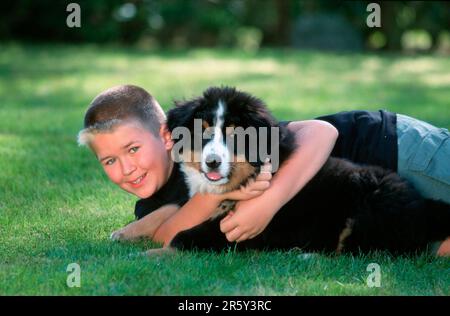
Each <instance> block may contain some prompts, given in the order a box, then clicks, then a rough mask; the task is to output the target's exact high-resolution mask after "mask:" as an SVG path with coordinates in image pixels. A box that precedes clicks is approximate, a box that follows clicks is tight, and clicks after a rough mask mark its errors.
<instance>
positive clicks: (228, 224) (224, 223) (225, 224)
mask: <svg viewBox="0 0 450 316" xmlns="http://www.w3.org/2000/svg"><path fill="white" fill-rule="evenodd" d="M227 217H228V215H227ZM227 217H225V218H224V219H222V220H221V221H220V231H221V232H222V233H225V234H226V233H228V232H230V231H231V230H233V229H234V228H236V227H237V224H236V223H235V222H234V220H233V219H231V218H228V219H227V220H225V219H226V218H227Z"/></svg>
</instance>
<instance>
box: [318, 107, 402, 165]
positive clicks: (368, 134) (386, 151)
mask: <svg viewBox="0 0 450 316" xmlns="http://www.w3.org/2000/svg"><path fill="white" fill-rule="evenodd" d="M317 119H318V120H323V121H327V122H329V123H330V124H332V125H334V127H336V129H337V130H338V131H339V137H338V139H337V140H336V144H335V146H334V148H333V151H332V153H331V156H334V157H339V158H345V159H348V160H350V161H353V162H355V163H359V164H366V165H376V166H380V167H383V168H386V169H390V170H392V171H397V156H398V147H397V146H398V145H397V116H396V115H395V113H392V112H388V111H384V110H379V111H375V112H368V111H346V112H339V113H336V114H332V115H325V116H320V117H318V118H317Z"/></svg>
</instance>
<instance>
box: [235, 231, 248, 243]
mask: <svg viewBox="0 0 450 316" xmlns="http://www.w3.org/2000/svg"><path fill="white" fill-rule="evenodd" d="M249 238H250V236H249V234H247V233H243V234H242V235H241V236H240V237H239V238H238V239H236V242H241V241H245V240H247V239H249Z"/></svg>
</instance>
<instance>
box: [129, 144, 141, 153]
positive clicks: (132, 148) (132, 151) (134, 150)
mask: <svg viewBox="0 0 450 316" xmlns="http://www.w3.org/2000/svg"><path fill="white" fill-rule="evenodd" d="M138 150H139V147H138V146H136V147H131V148H130V153H132V154H134V153H135V152H137V151H138Z"/></svg>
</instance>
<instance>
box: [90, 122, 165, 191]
mask: <svg viewBox="0 0 450 316" xmlns="http://www.w3.org/2000/svg"><path fill="white" fill-rule="evenodd" d="M172 146H173V143H172V140H171V139H170V132H168V131H167V130H166V129H165V128H164V127H162V128H161V130H160V137H155V135H153V134H152V133H151V132H150V131H148V130H146V129H144V128H143V127H141V126H140V125H139V124H138V123H136V124H133V123H124V124H121V125H119V126H117V127H116V128H115V129H114V130H113V131H112V132H105V133H97V134H95V135H94V136H93V139H92V141H91V143H90V147H91V149H92V150H93V151H94V153H95V154H96V156H97V159H98V160H99V161H100V163H101V165H102V166H103V169H104V170H105V172H106V174H107V176H108V177H109V179H111V181H112V182H114V183H115V184H117V185H118V186H119V187H121V188H122V189H123V190H125V191H127V192H129V193H132V194H134V195H136V196H138V197H140V198H147V197H149V196H151V195H153V194H154V193H155V192H156V191H158V190H159V189H160V188H161V187H162V186H163V185H164V184H165V183H166V181H167V179H168V178H169V176H170V173H171V171H172V166H173V162H172V160H171V159H170V150H171V149H172Z"/></svg>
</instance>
